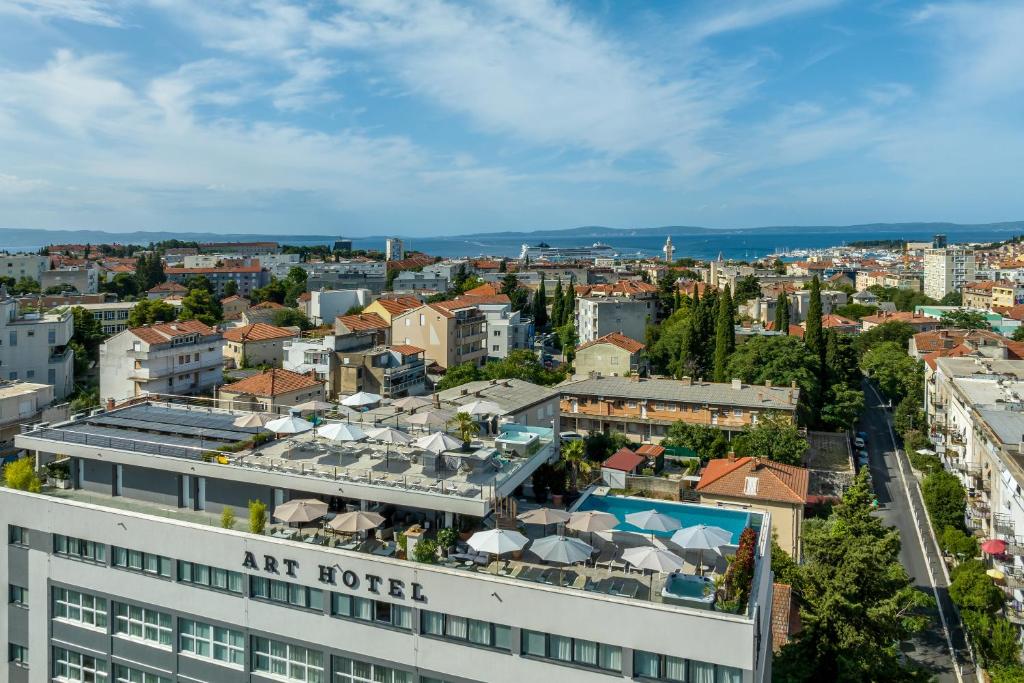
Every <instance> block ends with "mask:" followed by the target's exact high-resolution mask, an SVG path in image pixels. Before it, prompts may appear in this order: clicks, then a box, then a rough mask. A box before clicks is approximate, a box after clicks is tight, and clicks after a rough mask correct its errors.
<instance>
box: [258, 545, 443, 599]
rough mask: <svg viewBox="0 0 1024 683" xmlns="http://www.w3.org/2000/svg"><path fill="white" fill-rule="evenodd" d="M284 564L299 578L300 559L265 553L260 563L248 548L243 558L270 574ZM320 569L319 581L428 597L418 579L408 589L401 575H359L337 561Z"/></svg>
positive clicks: (378, 592) (395, 595)
mask: <svg viewBox="0 0 1024 683" xmlns="http://www.w3.org/2000/svg"><path fill="white" fill-rule="evenodd" d="M282 566H283V567H284V573H285V576H290V577H292V578H298V573H297V572H298V568H299V563H298V561H297V560H289V559H283V560H281V561H280V562H278V560H277V558H276V557H274V556H272V555H264V556H263V566H262V568H261V567H260V565H259V563H258V562H257V561H256V555H255V554H253V553H251V552H249V551H246V553H245V557H244V558H243V559H242V567H244V568H245V569H251V570H253V571H257V572H258V571H261V570H262V571H264V572H266V573H268V574H277V575H280V574H281V567H282ZM317 568H318V570H319V576H318V577H317V579H318V580H319V581H320V583H326V584H329V585H331V586H337V585H338V582H339V580H340V582H341V585H343V586H345V588H348V589H349V590H359V586H360V584H362V583H363V582H365V583H366V590H367V591H369V592H370V593H373V594H375V595H381V594H382V593H384V594H387V595H388V596H389V597H392V598H397V599H399V600H404V599H406V597H407V594H408V597H409V598H410V599H412V600H414V601H415V602H426V601H427V598H426V596H425V595H423V586H422V585H421V584H418V583H416V582H415V581H414V582H413V583H411V584H410V585H409V589H408V590H406V586H405V582H404V581H400V580H398V579H386V578H384V577H382V576H378V575H377V574H364V575H363V576H362V577H360V576H359V575H358V574H357V573H355V572H354V571H352V570H351V569H341V568H340V567H338V566H337V565H325V564H321V565H317Z"/></svg>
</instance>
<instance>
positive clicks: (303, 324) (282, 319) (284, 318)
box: [272, 307, 313, 330]
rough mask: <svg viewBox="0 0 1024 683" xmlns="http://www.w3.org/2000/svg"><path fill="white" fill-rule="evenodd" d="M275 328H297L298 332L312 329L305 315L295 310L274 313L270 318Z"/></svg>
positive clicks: (283, 309)
mask: <svg viewBox="0 0 1024 683" xmlns="http://www.w3.org/2000/svg"><path fill="white" fill-rule="evenodd" d="M272 320H273V321H274V325H275V326H277V327H297V328H299V329H300V330H308V329H310V328H312V327H313V323H311V322H309V318H307V317H306V314H305V313H303V312H302V311H300V310H299V309H297V308H287V307H285V308H281V309H278V310H276V311H274V317H273V318H272Z"/></svg>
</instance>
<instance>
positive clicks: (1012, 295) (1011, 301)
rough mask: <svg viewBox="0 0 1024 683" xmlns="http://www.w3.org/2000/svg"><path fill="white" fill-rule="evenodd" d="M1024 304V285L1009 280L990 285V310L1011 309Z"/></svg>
mask: <svg viewBox="0 0 1024 683" xmlns="http://www.w3.org/2000/svg"><path fill="white" fill-rule="evenodd" d="M1021 303H1024V285H1022V284H1021V283H1019V282H1014V281H1011V280H996V281H995V283H994V284H993V285H992V310H996V309H997V308H1000V307H1002V308H1013V307H1014V306H1016V305H1017V304H1021Z"/></svg>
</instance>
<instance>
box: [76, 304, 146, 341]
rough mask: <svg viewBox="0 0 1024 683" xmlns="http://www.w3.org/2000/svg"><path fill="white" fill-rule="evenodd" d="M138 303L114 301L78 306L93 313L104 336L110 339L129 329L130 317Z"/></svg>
mask: <svg viewBox="0 0 1024 683" xmlns="http://www.w3.org/2000/svg"><path fill="white" fill-rule="evenodd" d="M136 303H138V302H136V301H113V302H109V303H102V304H76V306H77V307H78V308H84V309H85V310H87V311H89V312H90V313H92V317H93V318H95V319H96V320H97V321H99V323H100V326H101V328H102V329H103V336H105V337H109V336H111V335H114V334H117V333H118V332H123V331H124V330H126V329H128V316H130V315H131V313H132V309H133V308H135V304H136Z"/></svg>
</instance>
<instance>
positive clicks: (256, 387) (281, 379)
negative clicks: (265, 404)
mask: <svg viewBox="0 0 1024 683" xmlns="http://www.w3.org/2000/svg"><path fill="white" fill-rule="evenodd" d="M315 386H323V382H320V381H318V380H316V379H313V378H312V377H310V376H309V375H302V374H299V373H297V372H292V371H291V370H282V369H280V368H274V369H272V370H265V371H264V372H261V373H260V374H258V375H253V376H252V377H246V378H245V379H243V380H240V381H238V382H235V383H234V384H227V385H225V386H223V387H221V389H220V390H221V391H223V392H227V393H231V394H249V395H250V396H265V397H271V398H272V397H274V396H280V395H281V394H288V393H291V392H293V391H298V390H300V389H312V388H313V387H315Z"/></svg>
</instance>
